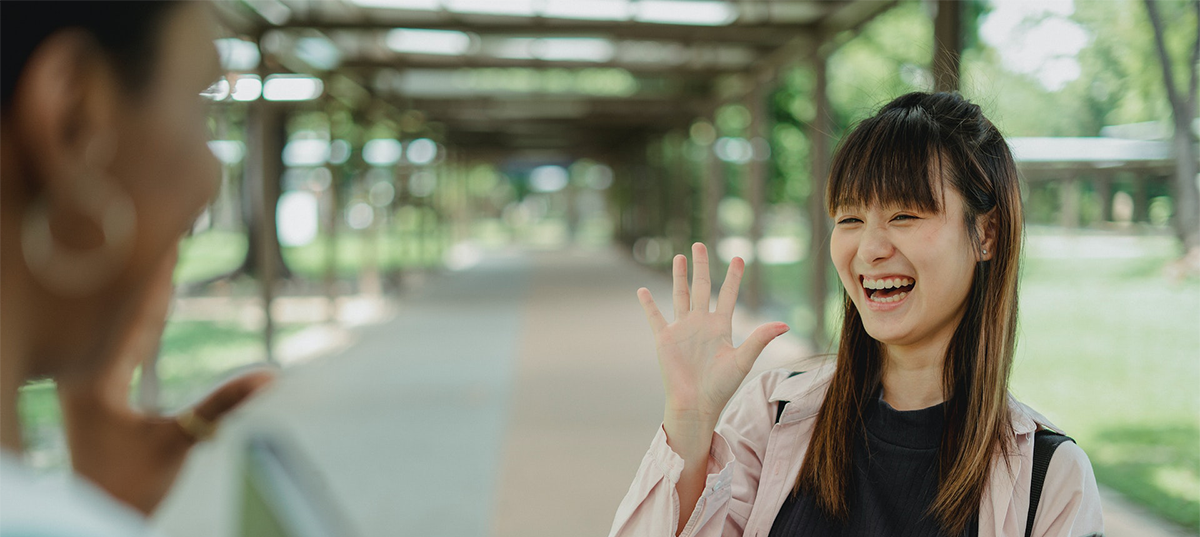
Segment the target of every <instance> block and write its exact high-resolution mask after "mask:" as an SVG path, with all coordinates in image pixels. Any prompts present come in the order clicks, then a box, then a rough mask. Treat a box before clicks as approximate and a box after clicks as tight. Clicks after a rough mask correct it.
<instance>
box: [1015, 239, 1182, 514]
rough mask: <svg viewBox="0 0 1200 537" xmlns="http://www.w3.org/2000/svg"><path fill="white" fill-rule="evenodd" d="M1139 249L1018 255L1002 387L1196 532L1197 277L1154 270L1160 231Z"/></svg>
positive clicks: (1163, 242)
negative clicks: (1008, 371)
mask: <svg viewBox="0 0 1200 537" xmlns="http://www.w3.org/2000/svg"><path fill="white" fill-rule="evenodd" d="M1034 240H1037V237H1036V235H1035V236H1033V237H1031V241H1034ZM1141 246H1142V247H1143V248H1144V251H1145V254H1146V255H1144V256H1140V257H1132V258H1119V257H1113V258H1104V257H1095V258H1087V259H1078V258H1076V259H1071V258H1065V259H1057V258H1049V257H1040V258H1039V257H1033V256H1031V257H1029V258H1028V259H1027V262H1026V265H1025V271H1024V274H1023V280H1022V282H1023V283H1022V288H1021V300H1022V302H1021V316H1020V333H1019V336H1018V337H1019V342H1018V346H1017V358H1016V363H1015V364H1014V368H1013V377H1012V384H1011V386H1012V391H1013V393H1014V394H1015V395H1016V396H1017V398H1019V399H1021V400H1022V401H1024V402H1026V403H1028V404H1030V405H1031V406H1033V407H1034V408H1036V409H1038V410H1039V411H1040V412H1042V413H1043V414H1045V415H1046V417H1048V418H1050V419H1051V420H1052V421H1054V422H1055V424H1057V425H1058V426H1060V427H1062V428H1063V429H1065V430H1066V432H1067V434H1069V435H1071V436H1072V437H1074V438H1075V440H1076V441H1077V442H1078V443H1079V445H1080V446H1081V447H1082V448H1083V449H1084V450H1085V451H1086V452H1087V453H1088V456H1089V457H1090V458H1091V460H1092V467H1093V468H1094V469H1095V471H1096V478H1097V480H1098V481H1100V482H1101V483H1103V484H1105V485H1108V486H1109V487H1112V488H1113V489H1116V490H1118V491H1120V492H1121V493H1122V494H1124V495H1126V496H1128V497H1129V498H1130V499H1132V500H1135V501H1137V502H1138V503H1141V504H1143V505H1145V506H1146V507H1148V508H1149V509H1151V510H1152V511H1154V512H1157V513H1159V514H1161V515H1163V516H1165V517H1167V518H1169V519H1171V520H1173V521H1175V522H1178V523H1179V524H1181V525H1183V526H1185V527H1187V528H1189V529H1190V530H1192V531H1200V281H1197V280H1195V279H1191V280H1187V281H1184V282H1177V283H1173V282H1171V281H1168V280H1167V279H1166V278H1164V277H1163V275H1162V268H1163V266H1164V265H1165V264H1166V263H1167V262H1169V261H1171V260H1172V259H1173V257H1174V253H1175V248H1176V246H1175V244H1174V241H1173V240H1171V239H1170V238H1169V237H1147V238H1145V239H1144V241H1143V243H1142V245H1141Z"/></svg>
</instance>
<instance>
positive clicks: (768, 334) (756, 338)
mask: <svg viewBox="0 0 1200 537" xmlns="http://www.w3.org/2000/svg"><path fill="white" fill-rule="evenodd" d="M788 330H789V328H788V325H786V324H784V323H767V324H764V325H762V326H759V327H758V328H755V329H754V332H751V333H750V337H748V338H746V341H743V342H742V345H741V346H740V347H738V348H737V351H736V352H735V353H734V359H736V360H737V361H738V367H739V368H741V370H742V371H750V368H751V367H753V366H754V362H755V361H757V360H758V356H759V355H760V354H762V351H763V349H765V348H767V344H768V343H770V342H772V341H774V340H775V338H777V337H779V336H782V335H783V334H785V333H787V331H788Z"/></svg>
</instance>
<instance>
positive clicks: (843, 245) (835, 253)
mask: <svg viewBox="0 0 1200 537" xmlns="http://www.w3.org/2000/svg"><path fill="white" fill-rule="evenodd" d="M856 249H857V243H856V242H855V240H854V239H853V237H851V236H848V235H847V234H846V233H841V232H838V231H836V230H835V231H834V232H833V234H832V235H831V236H830V238H829V258H830V260H831V261H832V262H833V266H834V268H835V269H837V273H838V278H840V279H841V280H842V285H844V286H845V287H846V288H847V289H850V288H851V286H852V285H857V283H855V282H852V281H851V279H852V278H851V276H850V263H851V261H853V260H854V254H855V251H856Z"/></svg>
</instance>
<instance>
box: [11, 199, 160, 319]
mask: <svg viewBox="0 0 1200 537" xmlns="http://www.w3.org/2000/svg"><path fill="white" fill-rule="evenodd" d="M72 197H73V198H74V199H73V200H72V201H74V202H75V203H74V204H73V205H75V206H77V207H78V208H79V209H81V212H82V213H83V215H84V216H86V217H88V218H90V219H91V220H92V221H94V222H95V223H96V224H97V227H98V228H99V229H100V230H101V233H102V234H103V236H104V239H103V242H102V243H101V244H100V245H99V246H96V247H94V248H89V249H86V250H79V249H74V248H70V247H65V246H63V245H61V244H59V243H58V241H56V240H55V239H54V233H53V232H52V231H51V230H50V208H49V203H48V202H47V201H46V200H45V199H44V198H42V199H39V200H35V201H34V203H33V204H31V205H30V207H29V208H28V209H27V210H26V212H25V216H24V218H23V220H22V222H21V224H22V225H21V250H22V251H23V253H24V257H25V265H26V266H27V267H28V268H29V272H30V274H32V275H33V278H34V279H35V280H37V282H38V283H39V284H41V285H42V287H44V288H45V289H46V290H47V291H50V292H52V293H54V294H57V295H59V296H62V297H67V298H78V297H82V296H87V295H90V294H92V293H94V292H96V291H97V290H98V289H100V287H102V286H104V284H106V283H109V282H110V281H111V280H112V279H113V277H115V276H116V274H117V273H118V272H120V270H121V268H122V266H123V265H124V263H125V261H126V259H127V258H128V256H129V252H130V250H132V247H133V236H134V228H135V227H136V224H137V212H136V210H135V208H134V205H133V200H132V199H131V198H130V197H129V195H128V194H125V193H124V192H122V191H121V190H120V189H118V188H117V187H116V186H115V183H113V182H112V181H110V180H107V178H104V177H103V176H100V177H93V178H91V180H86V179H85V180H83V181H80V182H79V183H77V184H76V188H75V189H74V190H73V191H72Z"/></svg>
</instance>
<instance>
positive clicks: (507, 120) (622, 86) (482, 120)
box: [221, 0, 894, 151]
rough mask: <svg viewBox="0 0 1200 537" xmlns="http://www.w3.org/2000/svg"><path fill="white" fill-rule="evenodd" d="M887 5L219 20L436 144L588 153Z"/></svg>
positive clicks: (520, 4)
mask: <svg viewBox="0 0 1200 537" xmlns="http://www.w3.org/2000/svg"><path fill="white" fill-rule="evenodd" d="M893 4H894V2H890V1H878V0H856V1H845V2H835V1H824V0H724V1H711V0H697V1H684V0H630V1H626V0H338V1H331V0H319V1H317V0H265V1H260V0H253V1H244V2H236V3H229V4H223V5H222V9H221V12H222V15H223V17H224V18H225V19H226V22H227V24H228V25H229V26H230V27H231V28H233V29H234V31H236V32H239V33H242V34H245V35H246V36H249V37H253V38H257V39H258V40H259V44H260V48H261V49H262V51H263V56H264V57H265V58H266V60H265V63H266V64H267V65H268V66H269V67H270V68H274V69H277V70H284V71H298V72H311V73H318V74H322V75H324V76H326V77H327V78H339V77H341V78H340V80H341V82H342V83H341V84H340V85H339V84H336V83H334V84H327V85H326V87H327V88H329V91H331V92H335V93H336V91H337V88H338V87H346V86H351V85H356V86H358V87H361V88H363V89H366V90H367V92H369V93H370V95H372V96H374V97H376V98H380V99H383V100H386V101H388V102H391V103H393V104H395V105H396V106H398V107H400V108H403V109H417V110H420V111H422V112H423V113H424V114H425V115H426V117H427V118H428V119H429V120H430V121H434V122H439V123H441V124H443V125H444V136H445V138H446V140H445V141H447V142H449V143H452V144H455V145H458V146H461V147H481V148H482V147H486V148H491V149H496V150H506V149H560V150H584V151H586V150H591V149H603V148H607V147H611V146H612V145H613V144H617V143H620V142H621V141H622V140H626V139H628V138H629V137H630V136H636V135H638V134H641V133H654V132H662V131H665V130H668V129H670V128H674V127H677V126H682V125H686V124H688V123H690V122H691V121H692V120H693V119H695V118H696V117H699V116H702V115H705V114H709V113H711V112H712V110H713V109H714V108H715V106H716V105H718V104H719V103H721V102H723V101H726V100H729V99H734V98H739V97H740V96H741V95H743V94H745V92H747V91H748V90H749V89H750V87H752V86H753V85H755V84H758V83H761V82H762V81H764V80H769V79H770V78H772V77H773V76H774V73H775V72H776V71H777V70H778V69H779V68H780V67H783V66H786V65H788V64H792V63H795V62H798V61H802V60H803V59H804V58H806V57H808V56H810V55H812V54H813V53H814V52H815V51H816V50H817V48H818V47H819V46H821V44H822V43H824V42H827V41H828V40H830V39H833V38H836V36H838V34H839V33H841V32H844V31H846V30H851V29H854V28H856V27H857V26H859V25H861V24H862V23H864V22H865V21H867V20H869V19H870V18H872V17H873V16H875V15H876V14H878V13H880V12H882V11H884V10H886V9H888V8H890V7H891V6H892V5H893ZM351 82H352V84H351Z"/></svg>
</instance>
